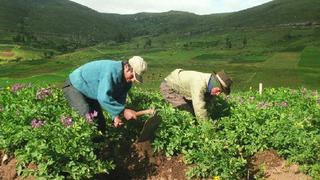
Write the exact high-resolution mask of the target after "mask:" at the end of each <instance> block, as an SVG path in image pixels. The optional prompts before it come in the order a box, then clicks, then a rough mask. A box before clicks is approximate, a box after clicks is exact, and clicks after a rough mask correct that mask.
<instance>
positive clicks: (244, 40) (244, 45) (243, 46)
mask: <svg viewBox="0 0 320 180" xmlns="http://www.w3.org/2000/svg"><path fill="white" fill-rule="evenodd" d="M247 43H248V41H247V36H244V37H243V40H242V48H245V47H247Z"/></svg>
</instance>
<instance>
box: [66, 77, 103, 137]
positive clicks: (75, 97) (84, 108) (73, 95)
mask: <svg viewBox="0 0 320 180" xmlns="http://www.w3.org/2000/svg"><path fill="white" fill-rule="evenodd" d="M63 93H64V96H65V98H66V99H67V100H68V102H69V105H70V106H71V107H72V109H74V110H75V111H77V112H78V114H80V115H81V116H84V117H86V114H87V113H93V112H94V111H97V112H98V117H97V119H98V121H97V123H98V130H99V131H101V132H102V133H103V134H105V131H106V121H105V118H104V116H103V111H102V109H101V106H100V104H99V102H98V101H97V100H95V99H90V98H88V97H86V96H85V95H83V94H82V93H81V92H79V91H78V90H77V89H76V88H75V87H73V85H72V84H71V83H70V80H69V79H67V80H66V82H65V83H64V85H63Z"/></svg>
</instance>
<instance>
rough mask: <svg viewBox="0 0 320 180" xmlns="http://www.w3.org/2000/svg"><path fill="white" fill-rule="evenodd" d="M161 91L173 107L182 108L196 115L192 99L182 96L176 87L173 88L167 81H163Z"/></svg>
mask: <svg viewBox="0 0 320 180" xmlns="http://www.w3.org/2000/svg"><path fill="white" fill-rule="evenodd" d="M160 93H161V95H162V96H163V98H164V99H165V100H166V101H167V102H168V103H170V104H172V106H173V107H176V108H178V109H181V110H185V111H189V112H190V113H192V114H193V115H194V110H193V106H192V101H191V100H187V99H186V98H185V97H183V96H181V95H180V94H179V93H177V92H176V91H175V90H174V89H172V88H171V87H170V86H169V85H168V84H167V82H166V81H163V82H162V83H161V84H160Z"/></svg>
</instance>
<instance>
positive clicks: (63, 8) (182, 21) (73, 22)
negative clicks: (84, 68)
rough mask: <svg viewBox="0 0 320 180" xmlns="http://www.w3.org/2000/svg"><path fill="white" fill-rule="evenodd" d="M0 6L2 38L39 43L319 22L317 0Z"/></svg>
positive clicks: (38, 1)
mask: <svg viewBox="0 0 320 180" xmlns="http://www.w3.org/2000/svg"><path fill="white" fill-rule="evenodd" d="M0 4H1V6H0V24H1V27H0V40H7V41H8V37H6V36H4V34H8V36H10V37H12V38H13V37H14V36H17V34H19V33H20V34H21V33H24V35H25V34H28V36H29V39H37V40H38V41H39V40H42V41H47V40H48V39H50V40H56V39H64V40H66V41H72V42H77V43H82V44H94V43H97V42H101V41H106V40H115V41H119V42H122V41H128V40H130V39H131V38H132V37H135V36H141V35H153V36H154V35H156V36H157V35H160V34H168V33H173V34H181V33H189V34H191V35H192V34H199V33H204V32H207V31H213V30H228V29H229V28H244V27H256V28H264V27H266V26H275V25H279V26H292V25H312V24H319V23H320V1H318V0H305V1H295V0H274V1H271V2H269V3H266V4H263V5H260V6H257V7H253V8H250V9H246V10H243V11H239V12H234V13H225V14H212V15H202V16H200V15H196V14H193V13H187V12H178V11H169V12H164V13H138V14H132V15H118V14H106V13H99V12H97V11H94V10H92V9H90V8H87V7H84V6H82V5H79V4H77V3H74V2H71V1H68V0H0ZM1 34H2V35H1ZM182 35H183V34H182ZM19 38H20V37H19ZM9 40H10V39H9ZM16 40H17V39H16ZM42 45H43V44H42Z"/></svg>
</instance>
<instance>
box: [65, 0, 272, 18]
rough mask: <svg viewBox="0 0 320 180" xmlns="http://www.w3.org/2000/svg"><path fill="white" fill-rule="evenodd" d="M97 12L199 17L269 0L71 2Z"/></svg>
mask: <svg viewBox="0 0 320 180" xmlns="http://www.w3.org/2000/svg"><path fill="white" fill-rule="evenodd" d="M71 1H74V2H76V3H79V4H82V5H84V6H87V7H89V8H91V9H94V10H96V11H99V12H104V13H117V14H135V13H139V12H166V11H170V10H177V11H187V12H193V13H196V14H199V15H204V14H216V13H222V12H235V11H239V10H243V9H247V8H250V7H253V6H257V5H261V4H264V3H266V2H269V1H271V0H71Z"/></svg>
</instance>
